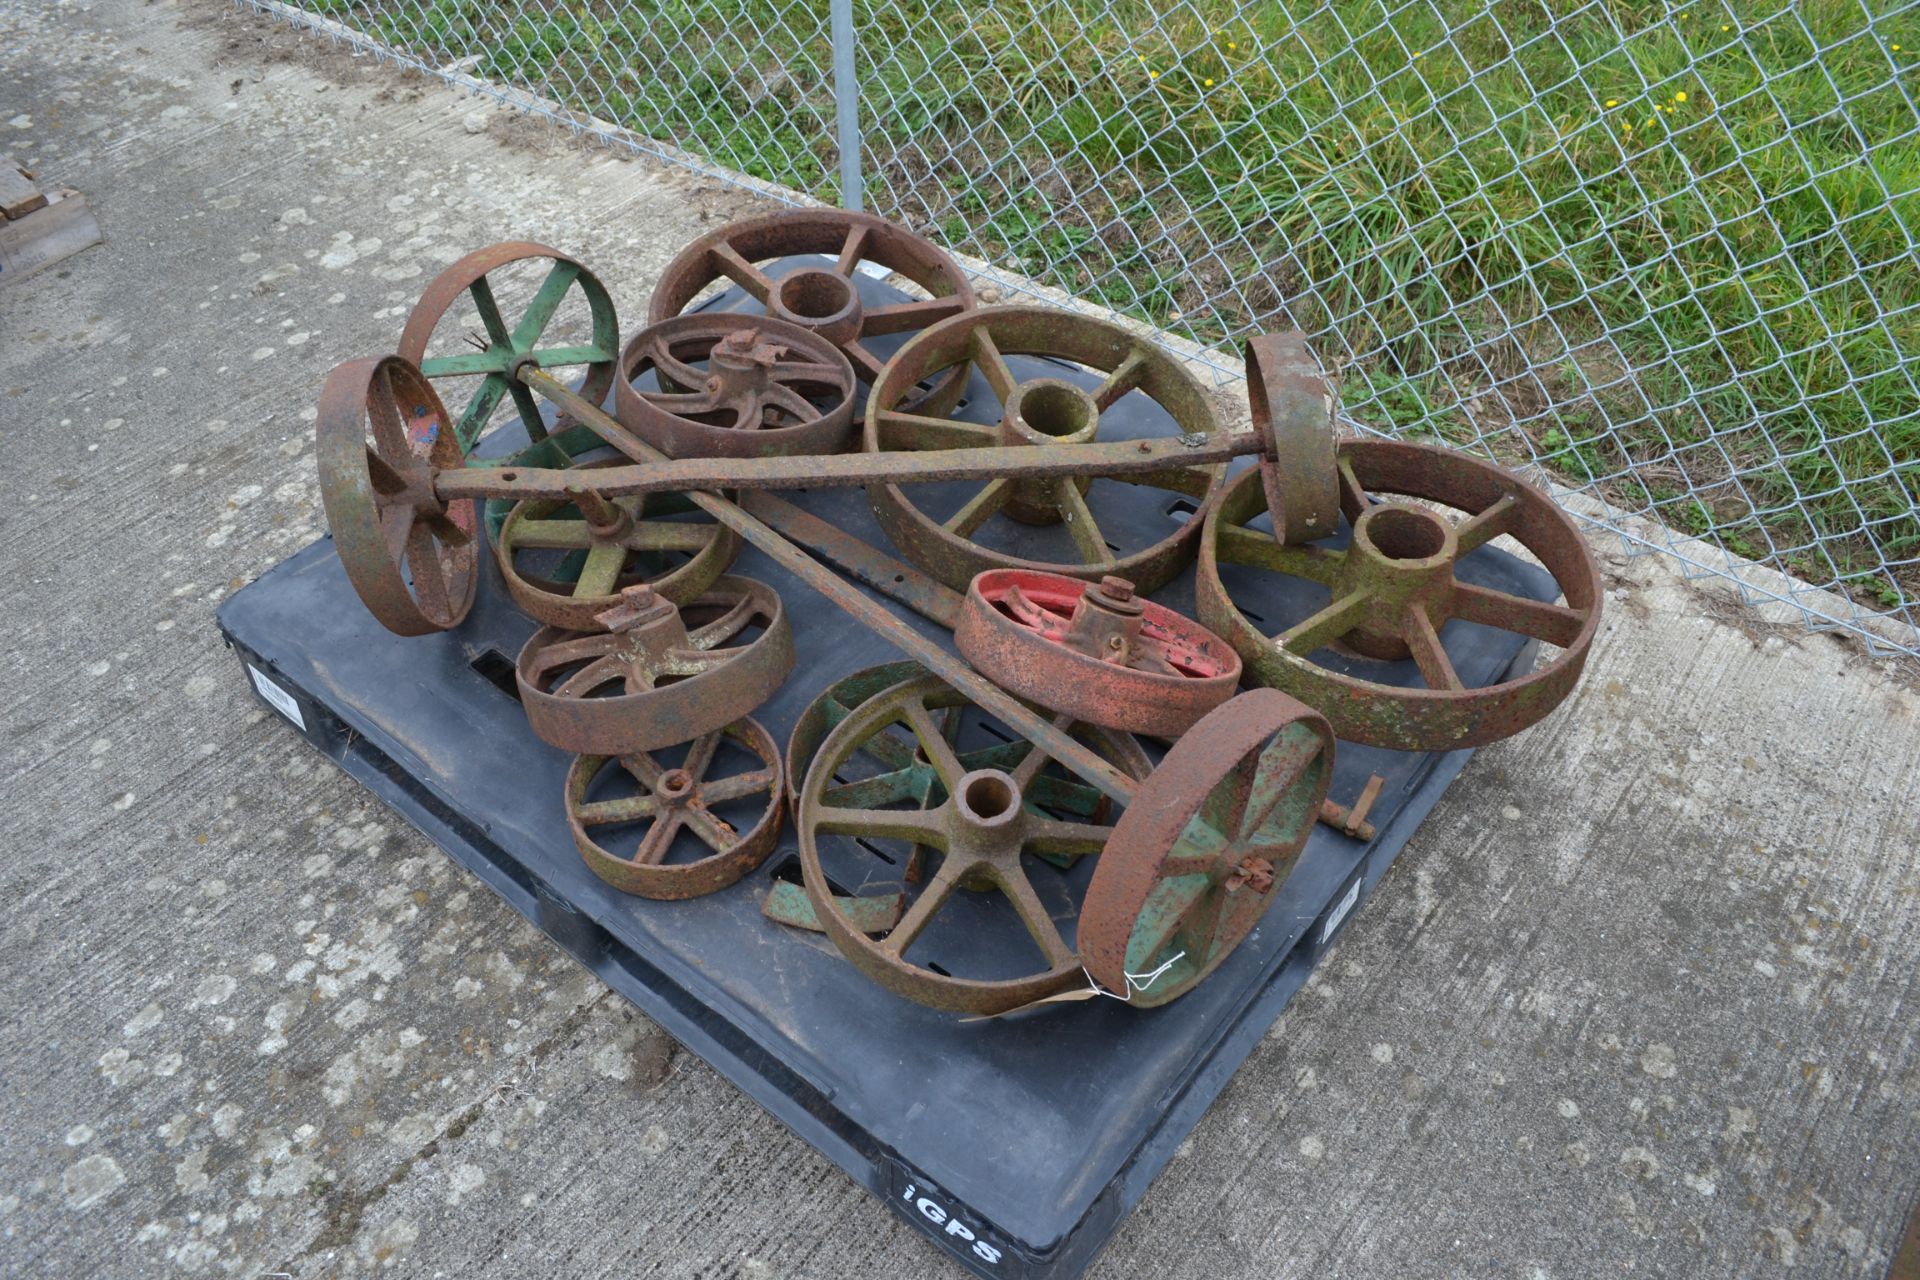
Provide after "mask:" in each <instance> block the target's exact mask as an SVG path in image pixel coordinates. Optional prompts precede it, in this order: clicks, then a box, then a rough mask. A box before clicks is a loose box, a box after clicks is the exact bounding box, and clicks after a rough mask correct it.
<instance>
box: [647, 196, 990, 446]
mask: <svg viewBox="0 0 1920 1280" xmlns="http://www.w3.org/2000/svg"><path fill="white" fill-rule="evenodd" d="M800 254H825V255H828V256H830V257H831V258H832V259H833V261H832V263H830V264H829V263H825V262H823V263H821V264H820V265H819V266H817V267H813V266H809V267H803V268H801V269H800V270H798V271H791V272H788V273H786V274H784V275H782V276H780V277H779V278H778V279H775V278H774V277H773V276H771V275H769V274H768V273H767V271H766V270H765V269H764V268H763V266H762V264H764V263H768V262H771V261H773V260H774V259H777V258H786V257H793V256H796V255H800ZM863 263H875V264H877V265H879V266H882V267H885V268H886V269H887V270H888V271H891V272H893V273H895V274H897V275H900V276H903V277H905V278H906V279H908V280H911V281H912V282H913V283H914V284H916V285H918V286H919V287H920V288H921V289H923V290H925V291H926V292H927V293H928V294H929V295H931V296H930V297H927V298H923V299H918V300H915V301H910V302H896V303H891V304H889V305H887V306H882V307H868V306H867V305H866V303H865V302H864V301H863V300H862V299H861V297H860V294H859V290H858V289H857V288H856V287H855V282H854V278H853V277H854V272H855V271H856V270H857V269H858V268H859V267H860V266H861V265H862V264H863ZM719 280H730V281H732V282H733V283H734V284H737V285H739V286H740V287H741V288H742V289H744V290H746V292H747V293H749V294H751V295H752V296H753V298H754V299H755V300H756V301H758V302H759V303H760V305H761V306H763V307H765V308H766V311H767V314H768V315H770V316H772V317H773V318H774V319H776V320H784V321H786V322H788V323H789V324H797V325H799V326H800V327H801V328H803V329H810V330H812V331H813V332H815V333H817V334H819V335H820V336H821V337H823V338H825V339H826V340H827V341H829V342H831V343H833V344H834V345H835V346H837V347H839V348H840V350H841V351H842V352H844V353H845V354H846V357H847V359H848V360H849V361H850V362H851V363H852V365H853V371H854V373H855V374H856V375H857V376H858V377H859V379H860V381H861V382H862V383H867V384H870V383H872V382H873V380H874V379H875V378H877V377H879V376H880V367H881V364H882V363H883V362H882V360H881V358H880V357H879V356H878V355H876V354H874V352H873V351H872V350H871V349H870V348H869V347H868V346H867V345H866V342H865V339H869V338H877V337H881V336H884V335H886V334H891V333H907V332H910V331H912V330H915V329H921V328H924V327H926V326H927V325H930V324H932V323H934V322H935V321H936V320H944V319H946V318H947V317H949V316H953V315H957V314H959V313H960V312H962V311H966V310H968V309H969V308H971V307H972V306H973V288H972V286H971V285H969V284H968V283H967V278H966V276H965V275H964V274H963V273H962V272H961V270H960V266H959V264H958V263H956V262H954V260H953V259H952V258H950V257H948V256H947V255H946V253H944V252H943V251H942V250H940V249H938V248H935V247H934V245H933V244H932V243H930V242H929V241H926V240H923V239H921V238H920V237H919V236H916V235H914V234H913V233H912V232H910V231H908V230H906V229H905V228H904V227H900V226H897V225H895V224H894V223H891V222H888V221H887V220H886V219H885V218H877V217H875V216H874V215H872V214H870V213H843V212H841V211H839V210H837V209H788V210H784V211H782V212H780V213H770V214H767V215H766V216H765V217H760V218H749V219H747V220H745V221H743V222H735V223H732V224H730V225H728V226H724V227H721V228H720V229H719V230H717V231H714V232H711V233H709V234H707V235H704V236H701V237H700V238H699V239H698V240H695V241H694V242H693V243H692V244H690V245H688V246H687V247H686V248H685V249H684V250H682V251H681V253H680V256H679V257H677V258H675V259H674V260H673V261H672V262H670V263H668V264H667V269H666V270H665V271H664V272H662V273H661V276H660V282H659V283H658V284H657V285H655V286H654V290H653V303H652V305H651V306H650V307H649V308H648V311H647V321H648V323H649V324H658V323H660V322H661V321H662V320H666V319H669V318H671V317H673V316H677V315H679V314H680V313H681V312H682V311H685V310H686V309H687V306H688V304H689V303H691V302H693V300H694V299H695V298H697V297H698V296H699V295H700V294H701V292H702V291H703V290H705V289H706V287H707V286H708V285H711V284H713V283H715V282H716V281H719ZM964 385H965V372H964V371H959V372H956V373H955V374H953V375H952V376H950V377H946V378H943V379H941V380H939V381H938V382H936V383H934V384H933V385H931V386H930V387H927V388H925V389H924V390H920V389H917V390H915V391H914V392H913V393H912V394H913V401H912V403H913V406H914V407H915V408H917V409H919V410H921V411H922V412H926V413H933V414H940V413H945V412H946V411H947V410H948V409H949V408H951V407H952V405H953V402H954V401H955V400H957V399H959V397H960V391H961V388H962V387H963V386H964Z"/></svg>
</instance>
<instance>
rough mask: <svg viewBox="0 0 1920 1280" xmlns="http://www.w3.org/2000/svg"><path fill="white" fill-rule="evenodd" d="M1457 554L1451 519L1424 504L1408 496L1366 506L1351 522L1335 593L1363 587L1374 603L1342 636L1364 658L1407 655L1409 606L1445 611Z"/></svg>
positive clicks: (1442, 613)
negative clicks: (1350, 541) (1348, 546)
mask: <svg viewBox="0 0 1920 1280" xmlns="http://www.w3.org/2000/svg"><path fill="white" fill-rule="evenodd" d="M1458 555H1459V540H1458V538H1457V537H1456V536H1455V535H1454V532H1453V525H1452V524H1451V523H1450V522H1448V521H1446V520H1443V519H1441V518H1440V517H1439V516H1438V515H1436V514H1435V513H1434V512H1432V511H1431V510H1429V509H1427V508H1426V507H1423V506H1420V505H1419V504H1418V503H1412V502H1385V503H1379V504H1376V505H1374V506H1371V507H1368V508H1367V509H1366V510H1365V511H1364V512H1362V513H1361V515H1360V518H1359V519H1358V520H1356V521H1355V522H1354V525H1353V545H1352V548H1351V549H1350V551H1349V553H1348V555H1347V558H1346V560H1345V562H1344V563H1343V564H1342V566H1341V573H1340V575H1339V577H1340V581H1339V582H1338V583H1336V584H1335V587H1334V594H1335V595H1336V597H1337V596H1340V595H1344V594H1347V593H1348V592H1351V591H1360V590H1365V591H1368V592H1369V593H1370V594H1371V595H1372V596H1373V600H1374V604H1373V606H1372V607H1371V608H1370V609H1369V610H1368V613H1367V617H1366V620H1365V621H1363V622H1362V623H1361V624H1360V625H1359V626H1357V627H1355V628H1354V629H1353V630H1352V631H1350V632H1348V633H1347V635H1346V636H1344V637H1342V641H1341V642H1342V643H1343V644H1345V645H1346V646H1347V647H1348V648H1350V649H1352V650H1353V651H1354V652H1356V653H1359V654H1363V655H1365V656H1366V657H1369V658H1380V659H1385V660H1389V661H1392V660H1397V659H1400V658H1405V657H1407V656H1409V655H1410V654H1411V652H1412V650H1411V648H1410V647H1409V646H1408V644H1407V639H1406V637H1407V632H1408V630H1409V628H1410V627H1412V625H1413V623H1412V621H1411V619H1410V618H1409V617H1408V612H1409V609H1410V607H1411V606H1412V605H1414V604H1420V605H1422V606H1425V608H1426V612H1427V616H1429V617H1435V618H1444V617H1445V616H1447V607H1446V606H1447V601H1448V598H1449V597H1450V596H1451V594H1452V591H1453V562H1454V560H1455V559H1457V558H1458Z"/></svg>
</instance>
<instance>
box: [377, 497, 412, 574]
mask: <svg viewBox="0 0 1920 1280" xmlns="http://www.w3.org/2000/svg"><path fill="white" fill-rule="evenodd" d="M412 532H413V508H412V507H410V506H406V505H403V504H401V503H395V504H394V505H393V506H391V507H388V508H387V509H386V510H385V511H384V512H382V513H381V515H380V535H381V537H382V538H384V539H385V540H386V544H387V554H388V555H389V556H392V557H393V562H394V563H395V564H399V563H400V562H401V561H402V560H404V559H405V558H406V555H407V541H408V535H409V534H411V533H412Z"/></svg>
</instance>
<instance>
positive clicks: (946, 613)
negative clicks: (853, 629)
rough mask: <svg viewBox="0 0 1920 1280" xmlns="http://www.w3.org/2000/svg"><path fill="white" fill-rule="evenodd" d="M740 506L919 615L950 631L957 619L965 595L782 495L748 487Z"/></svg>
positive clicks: (844, 571) (836, 566)
mask: <svg viewBox="0 0 1920 1280" xmlns="http://www.w3.org/2000/svg"><path fill="white" fill-rule="evenodd" d="M739 501H740V506H741V507H742V508H744V509H745V510H746V511H747V512H748V513H749V514H750V515H754V516H757V517H759V518H760V519H762V520H764V521H766V522H767V524H769V525H770V526H772V528H773V529H774V531H775V532H776V533H780V534H783V535H784V536H786V537H788V538H790V539H792V540H793V541H794V543H796V544H797V545H798V546H800V547H801V548H803V549H804V550H806V551H808V552H810V553H812V554H813V555H815V556H817V557H819V558H820V559H822V560H824V561H826V562H827V563H828V564H830V565H832V566H833V567H834V568H836V569H838V570H840V572H842V573H844V574H846V575H847V576H848V577H850V578H853V579H854V580H856V581H858V582H864V583H866V584H867V585H868V586H869V587H872V588H873V589H874V590H875V591H878V592H879V593H880V594H881V595H883V596H885V597H887V599H889V600H893V601H896V602H898V603H900V604H903V605H905V606H907V608H909V609H911V610H913V611H914V612H915V613H917V614H919V615H920V616H921V617H923V618H926V619H928V620H929V621H932V622H937V623H939V624H940V625H941V626H943V627H945V628H946V629H947V630H949V631H951V630H953V629H954V628H955V627H957V626H958V625H960V607H961V606H962V605H963V604H964V603H966V597H965V596H963V595H961V594H960V593H959V592H958V591H955V590H954V589H953V588H952V587H949V586H948V585H947V584H946V583H944V582H941V581H940V580H939V579H937V578H934V577H931V576H929V575H928V574H924V573H922V572H920V570H918V569H916V568H914V567H913V566H912V565H910V564H906V563H904V562H902V561H899V560H895V559H894V558H893V557H892V556H890V555H888V554H887V553H886V552H884V551H881V550H879V549H878V548H877V547H871V546H868V545H867V544H866V543H864V542H862V541H860V539H858V538H856V537H854V536H853V535H852V534H850V533H848V532H846V531H845V530H844V529H842V528H840V527H839V526H838V525H835V524H831V523H829V522H827V521H825V520H822V519H821V518H820V517H819V516H816V515H814V514H813V513H812V512H811V511H805V510H802V509H801V508H799V507H796V506H794V505H793V504H792V503H791V502H788V501H787V500H786V499H785V498H780V497H776V496H775V495H773V494H771V493H765V492H756V491H753V490H749V491H748V492H746V493H743V494H741V495H740V499H739Z"/></svg>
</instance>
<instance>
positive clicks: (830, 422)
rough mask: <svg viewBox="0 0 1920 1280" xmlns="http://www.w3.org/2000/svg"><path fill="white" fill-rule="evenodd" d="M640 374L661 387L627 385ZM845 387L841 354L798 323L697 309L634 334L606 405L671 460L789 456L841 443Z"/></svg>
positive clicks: (849, 424)
mask: <svg viewBox="0 0 1920 1280" xmlns="http://www.w3.org/2000/svg"><path fill="white" fill-rule="evenodd" d="M699 360H705V361H707V368H706V369H705V370H700V369H696V368H694V367H693V363H694V362H696V361H699ZM647 373H652V374H653V375H654V376H655V378H656V379H657V381H658V382H659V384H660V390H658V391H641V390H640V389H639V388H637V387H635V386H634V381H635V379H637V378H640V377H642V376H644V375H645V374H647ZM853 390H854V377H853V367H852V366H851V365H849V364H848V363H847V358H846V356H844V355H842V354H841V353H840V349H839V348H838V347H836V346H834V345H833V344H832V343H831V342H828V341H827V340H826V339H824V338H821V337H819V336H817V335H815V334H813V333H811V332H809V331H808V330H806V329H802V328H800V327H799V326H797V325H789V324H782V323H780V322H779V321H777V320H770V319H768V318H766V317H764V316H741V315H733V314H728V313H715V314H704V313H695V314H693V315H685V316H678V317H675V318H674V319H672V320H663V321H661V322H660V323H659V324H656V325H649V326H648V327H647V328H645V329H642V330H641V331H640V332H639V333H636V334H635V335H634V336H633V338H632V340H631V341H629V342H628V343H627V346H626V349H625V350H624V351H623V352H622V353H621V356H620V378H619V380H618V381H617V382H616V383H615V385H614V405H615V412H616V415H617V416H618V417H619V419H620V423H621V425H622V426H624V427H626V428H627V430H629V431H631V432H633V433H634V434H635V435H637V436H639V437H640V438H641V439H642V440H645V441H646V442H647V443H648V444H650V445H652V446H653V447H654V448H656V449H658V450H660V451H661V452H662V453H664V454H666V455H667V456H668V457H670V458H747V457H797V456H805V455H819V454H827V453H839V452H840V451H842V450H843V449H845V448H846V446H847V444H848V442H849V441H850V440H851V439H852V436H853ZM816 401H819V402H821V403H816ZM823 405H824V407H823Z"/></svg>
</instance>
